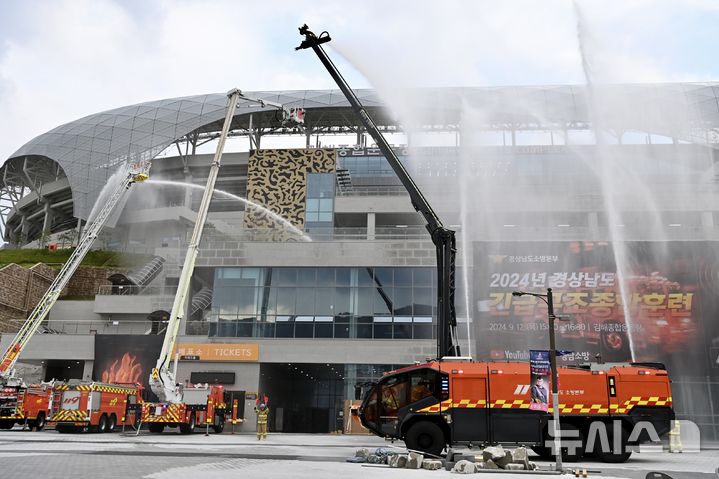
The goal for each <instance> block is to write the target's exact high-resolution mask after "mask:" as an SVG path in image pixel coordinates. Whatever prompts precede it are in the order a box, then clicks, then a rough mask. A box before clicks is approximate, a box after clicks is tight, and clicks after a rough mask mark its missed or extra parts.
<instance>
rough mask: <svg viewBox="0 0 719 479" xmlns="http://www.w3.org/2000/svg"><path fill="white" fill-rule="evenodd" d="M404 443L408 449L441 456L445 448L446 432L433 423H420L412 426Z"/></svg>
mask: <svg viewBox="0 0 719 479" xmlns="http://www.w3.org/2000/svg"><path fill="white" fill-rule="evenodd" d="M404 443H405V445H406V446H407V449H412V450H415V451H422V452H426V453H429V454H432V455H433V456H439V455H440V454H442V450H443V449H444V446H445V440H444V432H442V429H441V428H440V427H439V426H438V425H436V424H435V423H433V422H430V421H420V422H417V423H414V424H413V425H412V426H410V428H409V430H408V431H407V435H406V436H405V438H404Z"/></svg>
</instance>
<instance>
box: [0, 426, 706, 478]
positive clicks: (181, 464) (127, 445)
mask: <svg viewBox="0 0 719 479" xmlns="http://www.w3.org/2000/svg"><path fill="white" fill-rule="evenodd" d="M380 446H382V447H388V446H389V447H397V448H398V449H399V450H403V449H402V447H403V444H402V443H396V444H394V445H392V444H390V443H387V442H385V441H384V440H382V439H379V438H376V437H373V436H335V435H318V434H312V435H310V434H271V435H270V437H269V439H268V440H267V441H262V442H258V441H257V438H256V437H255V436H253V435H248V434H237V435H231V434H222V435H213V434H211V435H210V436H205V435H204V434H202V433H200V434H194V435H190V436H185V435H180V434H177V433H172V432H169V433H165V434H162V435H156V434H149V433H148V432H145V431H143V432H141V433H140V435H139V436H135V435H134V433H133V434H130V433H126V434H123V433H114V434H72V435H65V434H58V433H56V432H55V431H52V430H49V431H43V432H40V433H37V432H27V431H25V432H23V431H20V430H19V429H15V430H12V431H2V432H0V471H2V477H8V478H9V477H42V478H44V479H50V478H66V477H98V478H119V479H128V478H148V479H185V478H189V479H234V478H238V479H239V478H242V479H247V478H248V477H249V478H252V477H259V478H262V479H273V478H282V479H294V478H297V479H305V478H307V479H309V478H312V479H316V478H325V477H326V478H330V477H331V478H335V477H341V478H343V479H353V478H358V479H374V478H378V479H384V478H396V479H404V478H409V477H411V476H415V477H419V478H429V476H432V477H435V478H438V479H439V478H442V477H444V478H448V477H455V478H456V477H457V476H456V475H455V474H452V473H450V472H448V471H425V470H419V471H409V470H398V469H389V468H387V466H373V465H361V464H350V463H346V462H344V460H345V458H346V457H349V456H353V455H354V452H355V451H356V450H357V449H358V448H360V447H366V448H370V449H373V448H376V447H380ZM543 465H545V466H549V463H546V462H545V463H543ZM718 466H719V451H717V450H708V451H702V452H699V453H694V454H668V453H662V452H643V453H641V454H635V455H633V456H632V458H631V459H630V461H629V462H627V463H625V464H622V465H608V464H603V463H600V462H587V463H581V464H577V465H571V467H582V468H586V469H589V470H592V471H601V472H597V473H592V474H591V475H590V477H592V476H593V477H601V478H630V479H643V478H644V477H645V475H646V473H647V472H649V471H662V472H666V473H668V474H670V475H671V476H672V477H673V478H674V479H682V478H688V479H717V478H718V476H717V475H716V474H715V471H716V469H717V467H718ZM497 476H503V477H509V478H511V477H517V476H516V475H511V476H508V475H506V474H495V473H492V474H484V475H483V477H485V478H486V479H490V477H497ZM531 477H532V478H536V479H543V478H547V479H550V478H554V479H556V477H557V476H549V475H546V476H535V475H532V476H531ZM564 477H566V478H569V477H574V476H564Z"/></svg>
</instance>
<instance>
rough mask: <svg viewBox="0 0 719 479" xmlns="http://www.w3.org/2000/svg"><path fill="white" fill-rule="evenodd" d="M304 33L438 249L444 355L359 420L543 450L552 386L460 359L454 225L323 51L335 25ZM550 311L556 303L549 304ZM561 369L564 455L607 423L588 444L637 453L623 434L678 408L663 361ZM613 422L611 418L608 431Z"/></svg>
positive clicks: (386, 429)
mask: <svg viewBox="0 0 719 479" xmlns="http://www.w3.org/2000/svg"><path fill="white" fill-rule="evenodd" d="M300 35H303V36H304V40H303V41H302V43H301V44H300V45H299V46H298V47H297V48H296V50H301V49H307V48H310V49H312V50H313V51H314V52H315V54H316V55H317V56H318V57H319V59H320V61H321V62H322V64H323V65H324V66H325V68H326V69H327V71H328V72H329V73H330V75H331V76H332V78H333V79H334V80H335V82H336V83H337V86H338V87H339V88H340V90H341V91H342V93H343V94H344V95H345V97H346V98H347V101H348V102H349V104H350V105H351V106H352V108H353V110H354V111H355V113H356V114H357V116H358V119H359V120H360V122H361V123H362V125H363V126H364V127H365V128H366V130H367V132H368V133H369V134H370V135H371V136H372V139H373V140H375V142H376V143H377V147H378V148H379V149H380V151H381V152H382V154H383V155H384V157H385V159H386V160H387V162H388V163H389V165H390V166H391V167H392V170H393V171H394V172H395V174H396V175H397V178H398V179H399V181H400V182H401V183H402V185H403V186H404V187H405V189H406V190H407V193H408V194H409V197H410V200H411V201H412V206H414V208H415V209H416V210H417V211H418V212H419V213H420V214H422V216H423V217H424V219H425V221H426V223H427V224H426V228H427V230H428V232H429V233H430V236H431V238H432V242H433V243H434V245H435V247H436V252H437V359H438V360H437V361H433V362H428V363H426V364H423V365H416V366H410V367H407V368H404V369H400V370H398V371H395V372H393V373H390V374H388V375H386V376H385V377H384V378H382V379H381V380H380V381H379V383H378V384H376V385H374V387H373V388H372V389H371V390H370V391H369V393H368V395H367V396H366V397H365V399H364V401H363V403H362V406H361V407H360V418H361V419H362V424H363V425H364V426H365V427H367V428H368V429H369V430H371V431H372V432H374V433H375V434H377V435H380V436H384V437H390V438H400V439H404V440H405V443H406V444H407V446H408V447H409V448H410V449H417V450H421V451H425V452H429V453H431V454H435V455H438V454H440V453H441V452H442V450H443V449H444V447H445V446H446V445H447V444H455V443H472V444H485V443H514V444H517V443H519V444H528V445H532V446H535V447H536V451H537V452H538V453H540V454H541V455H549V453H550V452H551V450H550V449H549V448H547V447H546V444H547V443H546V439H547V432H546V430H547V423H548V421H549V418H550V417H551V416H550V415H549V414H548V412H549V411H546V412H545V411H544V410H542V409H544V407H547V408H548V409H549V407H550V406H551V404H547V402H548V398H549V390H548V389H545V390H544V392H543V393H539V394H535V397H534V401H535V403H534V404H533V403H532V401H533V399H532V393H533V392H534V391H533V390H532V389H533V388H535V387H543V385H538V384H537V383H535V384H534V385H532V384H531V381H530V379H531V376H530V365H529V364H528V363H484V362H469V361H467V362H465V361H463V360H462V359H463V358H461V357H460V348H459V346H458V345H457V343H456V339H457V332H456V326H457V319H456V312H455V309H454V293H455V255H456V242H455V234H454V231H452V230H449V229H447V228H445V227H444V226H443V224H442V222H441V220H440V219H439V217H438V216H437V214H436V213H435V212H434V210H433V209H432V207H431V206H430V205H429V203H428V202H427V200H426V198H424V196H423V195H422V193H421V191H419V188H418V187H417V185H416V184H415V183H414V181H413V180H412V178H411V177H410V175H409V173H407V171H406V169H405V168H404V166H403V165H402V162H400V161H399V158H397V155H396V154H395V152H394V150H393V149H392V147H391V146H390V145H389V143H388V142H387V140H386V139H385V137H384V136H383V135H382V133H381V132H380V130H379V128H377V125H376V124H375V123H374V121H373V120H372V118H371V117H370V116H369V113H368V112H367V110H365V108H364V107H363V106H362V103H361V102H360V101H359V98H357V96H356V95H355V93H354V92H353V91H352V89H351V88H350V87H349V85H348V84H347V82H346V80H345V79H344V78H343V77H342V75H341V74H340V72H339V71H338V70H337V68H336V67H335V65H334V63H333V62H332V60H331V59H330V58H329V57H328V56H327V53H326V52H325V51H324V49H323V48H322V44H323V43H327V42H329V41H330V40H331V39H330V36H329V34H328V33H327V32H322V33H321V34H320V35H319V36H316V35H315V34H314V33H313V32H312V31H310V30H309V28H308V27H307V25H304V26H302V27H301V28H300ZM549 292H550V293H551V290H549ZM548 306H549V303H548ZM550 314H551V315H553V314H554V313H553V312H552V311H551V310H550ZM559 378H560V380H559V381H558V384H557V386H558V389H560V391H559V404H558V405H556V407H558V408H559V409H561V410H558V411H557V412H559V413H561V418H560V420H559V422H560V423H561V428H560V429H561V431H562V436H564V432H565V431H567V432H569V431H570V430H571V432H574V433H575V440H574V444H573V445H577V443H578V446H580V447H578V448H575V447H572V448H571V449H570V448H569V447H567V448H566V454H565V452H564V451H565V448H562V453H561V455H562V456H565V455H566V456H568V457H567V459H578V458H580V457H581V456H582V454H583V452H584V450H586V449H588V448H589V446H590V442H589V441H591V440H593V439H595V438H594V436H596V433H597V432H598V431H600V430H601V432H603V433H604V438H606V436H607V435H612V439H613V441H610V442H609V444H608V443H607V442H608V441H606V440H605V441H601V440H600V443H601V442H604V444H603V445H602V447H595V443H591V445H592V447H591V452H594V453H596V454H597V455H599V457H600V458H602V459H603V460H605V461H625V460H626V459H627V458H628V457H629V455H630V454H631V451H626V445H627V444H630V445H631V444H638V443H640V442H644V441H646V440H648V439H657V437H658V436H660V435H662V434H664V433H666V432H668V430H669V426H670V422H671V420H672V419H673V418H674V413H673V411H672V408H671V406H672V399H671V391H670V388H669V378H668V376H667V372H666V370H665V369H664V367H663V366H662V365H658V364H650V363H646V364H645V363H637V364H631V365H630V364H614V365H610V364H595V365H591V366H586V367H577V368H574V369H571V368H561V369H560V370H559ZM560 383H561V384H560ZM538 398H539V399H540V402H541V399H542V398H543V399H544V401H545V402H544V405H540V404H537V402H536V401H537V399H538ZM538 406H542V407H538ZM552 412H554V410H552ZM607 423H611V426H612V427H609V428H608V431H607V428H606V425H607ZM640 423H641V424H643V425H646V426H647V427H646V428H644V427H642V428H640V429H641V431H640V433H638V434H635V433H636V432H637V428H636V427H635V426H637V425H638V424H640ZM650 426H651V427H650ZM652 428H653V429H654V431H651V429H652ZM553 429H554V428H552V430H553ZM601 432H599V434H600V435H601ZM650 432H652V434H650ZM653 433H656V434H653ZM600 439H601V438H600ZM569 456H571V457H569Z"/></svg>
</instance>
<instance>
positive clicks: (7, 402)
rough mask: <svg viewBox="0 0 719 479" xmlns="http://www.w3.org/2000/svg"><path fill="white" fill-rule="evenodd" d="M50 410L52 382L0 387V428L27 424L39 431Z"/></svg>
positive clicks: (43, 425)
mask: <svg viewBox="0 0 719 479" xmlns="http://www.w3.org/2000/svg"><path fill="white" fill-rule="evenodd" d="M51 410H52V384H51V383H44V384H30V385H28V386H22V385H20V386H5V387H2V388H0V429H11V428H12V427H13V426H14V425H15V424H27V425H28V426H29V427H30V429H33V428H34V429H36V430H37V431H41V430H42V428H44V427H45V422H46V420H47V418H48V416H49V415H50V411H51Z"/></svg>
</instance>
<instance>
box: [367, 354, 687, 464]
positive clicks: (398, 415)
mask: <svg viewBox="0 0 719 479" xmlns="http://www.w3.org/2000/svg"><path fill="white" fill-rule="evenodd" d="M530 386H531V377H530V368H529V364H528V363H520V362H507V363H499V362H491V363H484V362H459V361H441V362H440V361H433V362H429V363H426V364H419V365H415V366H409V367H407V368H404V369H399V370H397V371H394V372H392V373H390V374H387V375H386V376H385V377H383V378H382V379H381V380H380V381H379V383H378V384H376V385H375V386H374V387H373V388H372V389H371V390H370V392H369V393H368V394H367V396H366V397H365V400H364V402H363V403H362V406H361V407H360V411H359V413H360V418H361V419H362V424H363V425H364V426H365V427H366V428H368V429H369V430H370V431H372V432H373V433H375V434H377V435H379V436H383V437H388V438H397V439H403V440H404V441H405V443H406V444H407V447H408V448H410V449H416V450H420V451H426V452H429V453H431V454H435V455H438V454H440V453H441V452H442V450H443V449H444V447H445V445H451V444H475V445H480V444H495V443H499V444H502V443H504V444H524V445H529V446H533V448H534V450H535V451H536V452H537V453H539V454H540V455H542V456H550V455H551V450H550V449H549V448H548V447H547V446H546V445H547V444H551V438H550V437H549V431H550V430H551V429H550V428H548V422H549V421H550V420H551V418H552V414H551V413H552V412H553V410H552V407H553V404H552V401H551V397H550V395H549V394H548V391H549V389H546V390H545V391H546V392H547V394H546V396H545V397H546V398H547V401H548V404H547V406H548V410H547V411H543V410H542V409H541V408H537V407H534V406H536V404H537V403H536V402H534V403H533V401H532V398H531V392H530V389H531V387H530ZM547 386H549V385H547ZM559 386H560V388H559V401H560V402H559V407H560V411H559V412H560V423H561V429H562V434H567V433H566V431H571V435H570V436H573V437H572V438H571V439H572V440H573V441H574V443H575V445H576V446H577V447H572V448H562V451H563V452H562V456H563V458H564V459H565V460H567V461H572V460H579V459H581V458H582V457H583V455H584V453H585V452H590V453H595V454H596V455H597V456H598V457H599V458H600V459H602V460H604V461H607V462H620V461H625V460H627V459H628V458H629V456H630V455H631V449H630V448H628V446H633V445H636V444H639V443H642V442H646V441H648V440H651V439H656V438H657V437H659V436H661V435H663V434H665V433H667V432H668V431H669V428H670V421H671V420H672V419H674V413H673V412H672V396H671V389H670V386H669V377H668V376H667V372H666V370H664V369H663V367H662V366H661V365H659V364H652V363H647V364H639V363H637V364H592V365H591V366H586V367H575V368H560V369H559ZM614 420H617V421H618V422H617V425H616V426H615V424H614ZM640 423H642V424H641V425H640V426H637V425H638V424H640ZM650 425H651V426H650ZM615 428H616V429H615ZM616 431H619V432H620V434H621V440H620V441H616V442H615V440H614V438H613V435H614V434H616ZM655 433H656V434H655ZM603 434H606V437H607V438H608V441H607V442H608V443H609V445H610V446H611V448H610V449H609V450H605V449H603V448H601V447H600V446H601V441H600V439H601V436H602V435H603ZM563 441H566V439H563ZM588 446H590V447H589V451H588V450H587V449H588ZM617 446H619V447H620V448H618V447H617Z"/></svg>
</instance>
